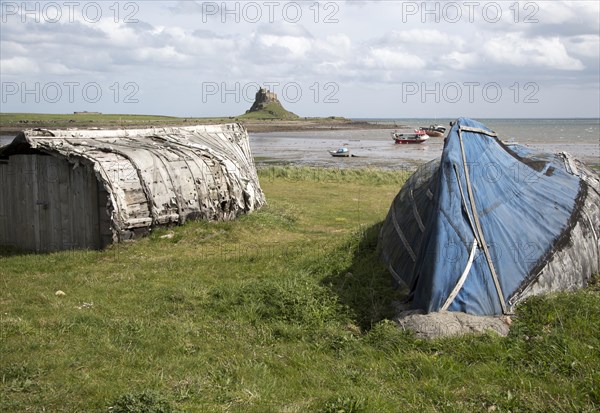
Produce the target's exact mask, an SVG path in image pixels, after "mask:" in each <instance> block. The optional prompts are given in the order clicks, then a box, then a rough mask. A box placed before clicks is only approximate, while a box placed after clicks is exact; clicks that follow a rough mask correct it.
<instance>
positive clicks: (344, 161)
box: [250, 129, 600, 170]
mask: <svg viewBox="0 0 600 413" xmlns="http://www.w3.org/2000/svg"><path fill="white" fill-rule="evenodd" d="M394 130H395V129H381V130H348V131H322V132H306V131H305V132H273V133H251V134H250V146H251V149H252V154H253V156H254V157H255V160H256V163H257V164H258V165H259V166H265V165H273V164H295V165H307V166H320V167H335V168H352V167H378V168H391V169H408V170H414V169H415V168H416V167H417V166H418V165H420V164H422V163H425V162H427V161H430V160H432V159H435V158H437V157H439V156H441V154H442V149H443V145H444V139H443V138H434V137H431V138H429V140H427V141H426V142H424V143H420V144H400V145H399V144H395V143H394V141H393V140H392V139H391V135H390V134H391V132H392V131H394ZM398 131H400V132H410V131H411V129H398ZM499 135H500V136H502V134H500V133H499ZM507 135H508V138H506V139H504V140H505V141H516V142H518V143H520V144H522V145H527V146H529V147H532V148H534V149H537V150H540V151H542V152H549V153H558V152H563V151H566V152H569V153H570V154H572V155H573V156H575V157H576V158H578V159H580V160H582V161H584V162H586V163H587V164H589V165H598V164H599V163H600V147H599V145H598V143H597V141H596V142H594V135H593V134H592V135H591V136H588V137H584V138H582V139H579V140H576V141H569V140H568V139H566V138H564V137H561V136H549V135H545V134H540V135H536V134H533V133H529V134H520V135H519V134H514V133H508V134H507ZM342 147H346V148H348V150H349V151H350V152H351V153H352V154H353V155H355V156H356V157H350V158H335V157H332V156H331V155H330V154H329V152H328V151H330V150H337V149H338V148H342Z"/></svg>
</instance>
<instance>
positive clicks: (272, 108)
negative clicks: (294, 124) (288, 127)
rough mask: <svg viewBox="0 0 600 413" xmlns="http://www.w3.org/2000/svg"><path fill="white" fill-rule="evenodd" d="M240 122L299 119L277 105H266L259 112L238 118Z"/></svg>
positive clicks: (248, 113)
mask: <svg viewBox="0 0 600 413" xmlns="http://www.w3.org/2000/svg"><path fill="white" fill-rule="evenodd" d="M238 117H239V118H240V119H242V120H246V119H291V120H293V119H299V118H298V115H296V114H295V113H292V112H290V111H288V110H285V109H284V108H283V106H281V105H280V104H277V103H267V104H266V105H264V107H263V108H262V109H261V110H258V111H256V112H247V113H245V114H243V115H240V116H238Z"/></svg>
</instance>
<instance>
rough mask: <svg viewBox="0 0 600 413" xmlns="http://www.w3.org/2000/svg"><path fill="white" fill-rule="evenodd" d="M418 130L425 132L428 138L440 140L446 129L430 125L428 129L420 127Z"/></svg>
mask: <svg viewBox="0 0 600 413" xmlns="http://www.w3.org/2000/svg"><path fill="white" fill-rule="evenodd" d="M420 130H422V131H425V133H426V134H427V135H428V136H431V137H434V138H441V137H442V136H444V133H446V128H445V127H443V126H441V125H430V126H429V127H424V126H422V127H421V128H420Z"/></svg>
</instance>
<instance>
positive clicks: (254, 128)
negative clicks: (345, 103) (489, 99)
mask: <svg viewBox="0 0 600 413" xmlns="http://www.w3.org/2000/svg"><path fill="white" fill-rule="evenodd" d="M265 113H267V112H260V113H252V114H246V115H242V116H223V117H189V118H179V117H174V116H159V115H122V114H105V113H100V114H96V113H80V114H72V113H71V114H69V113H67V114H42V113H0V134H3V135H4V134H6V135H12V134H17V133H18V132H20V131H21V130H23V129H33V128H44V129H64V128H112V129H117V128H148V127H164V126H190V125H197V124H215V123H232V122H239V123H241V124H243V125H244V127H246V129H247V130H248V131H249V132H274V131H301V130H330V129H382V128H386V129H387V128H389V126H388V125H378V124H374V123H369V122H365V121H353V120H350V119H345V118H339V117H327V118H298V119H289V118H287V117H286V116H283V114H282V113H278V112H276V111H275V112H274V113H272V114H269V113H267V116H265Z"/></svg>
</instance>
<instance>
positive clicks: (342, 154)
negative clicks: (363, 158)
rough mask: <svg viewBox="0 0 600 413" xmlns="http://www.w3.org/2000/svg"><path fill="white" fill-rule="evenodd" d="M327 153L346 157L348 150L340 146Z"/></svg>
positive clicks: (348, 154)
mask: <svg viewBox="0 0 600 413" xmlns="http://www.w3.org/2000/svg"><path fill="white" fill-rule="evenodd" d="M329 154H330V155H331V156H333V157H336V158H348V157H349V156H350V151H349V150H348V148H340V149H338V150H337V151H329Z"/></svg>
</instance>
